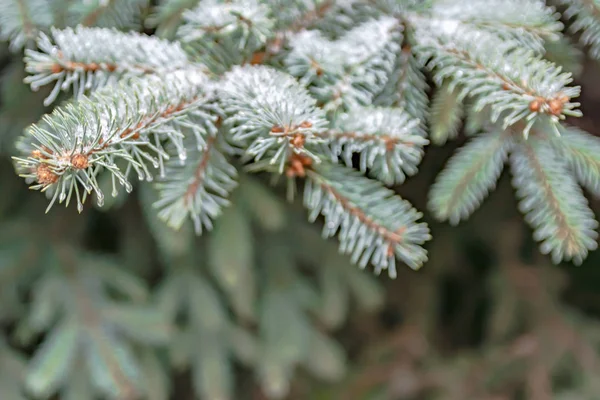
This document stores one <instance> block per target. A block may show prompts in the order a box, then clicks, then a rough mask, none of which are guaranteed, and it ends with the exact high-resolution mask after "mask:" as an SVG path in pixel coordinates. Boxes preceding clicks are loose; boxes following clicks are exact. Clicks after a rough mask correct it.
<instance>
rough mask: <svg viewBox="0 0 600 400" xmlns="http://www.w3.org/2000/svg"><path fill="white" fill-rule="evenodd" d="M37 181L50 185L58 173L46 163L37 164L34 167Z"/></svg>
mask: <svg viewBox="0 0 600 400" xmlns="http://www.w3.org/2000/svg"><path fill="white" fill-rule="evenodd" d="M36 174H37V181H38V182H39V183H41V184H42V185H51V184H53V183H55V182H56V181H57V180H58V175H56V174H55V173H54V172H52V170H51V169H50V167H49V166H48V165H46V164H40V165H38V167H37V169H36Z"/></svg>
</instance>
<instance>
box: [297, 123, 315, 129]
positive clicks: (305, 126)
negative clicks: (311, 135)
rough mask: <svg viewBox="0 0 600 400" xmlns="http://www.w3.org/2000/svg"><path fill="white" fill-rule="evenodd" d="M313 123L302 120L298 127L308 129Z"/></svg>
mask: <svg viewBox="0 0 600 400" xmlns="http://www.w3.org/2000/svg"><path fill="white" fill-rule="evenodd" d="M312 126H313V124H312V122H310V121H304V122H302V123H301V124H300V128H303V129H308V128H312Z"/></svg>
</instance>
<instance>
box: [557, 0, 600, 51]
mask: <svg viewBox="0 0 600 400" xmlns="http://www.w3.org/2000/svg"><path fill="white" fill-rule="evenodd" d="M558 2H559V3H560V4H562V5H564V6H566V7H567V9H566V10H565V11H564V13H563V15H564V16H565V17H566V18H568V19H573V18H574V19H575V20H574V22H573V23H572V24H571V25H570V27H569V29H570V30H571V31H573V32H581V36H580V41H581V42H582V43H583V44H585V45H587V46H589V53H590V55H591V56H592V57H594V58H595V59H600V5H599V4H598V2H596V1H595V0H558Z"/></svg>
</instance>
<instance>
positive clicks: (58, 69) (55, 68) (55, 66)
mask: <svg viewBox="0 0 600 400" xmlns="http://www.w3.org/2000/svg"><path fill="white" fill-rule="evenodd" d="M62 70H63V67H62V65H60V64H52V67H50V71H52V73H53V74H58V73H59V72H62Z"/></svg>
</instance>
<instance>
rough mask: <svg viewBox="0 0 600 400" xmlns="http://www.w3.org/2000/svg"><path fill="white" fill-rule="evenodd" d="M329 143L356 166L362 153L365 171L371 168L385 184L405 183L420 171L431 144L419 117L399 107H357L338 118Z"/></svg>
mask: <svg viewBox="0 0 600 400" xmlns="http://www.w3.org/2000/svg"><path fill="white" fill-rule="evenodd" d="M328 136H329V142H328V146H329V148H330V151H331V152H332V155H333V157H334V158H337V157H341V158H342V160H343V161H344V162H345V163H346V165H348V166H350V167H351V166H352V165H353V160H352V157H353V155H354V154H359V155H360V162H359V167H360V170H361V171H362V172H367V170H369V171H370V172H371V174H372V175H374V176H376V177H377V178H378V179H379V180H380V181H382V182H384V183H385V184H389V185H392V184H396V183H397V184H399V183H402V182H403V181H404V180H405V178H406V176H407V175H408V176H410V175H413V174H415V173H416V172H417V166H418V164H419V163H420V162H421V159H422V157H423V154H424V150H423V147H424V146H425V145H427V144H428V143H429V141H428V140H427V139H426V138H425V131H424V130H423V129H422V126H421V124H420V121H419V120H418V119H415V118H412V117H410V115H408V114H407V113H406V112H405V111H404V110H402V109H398V108H384V107H365V108H355V109H353V110H352V112H351V113H347V114H343V115H341V116H340V117H339V119H338V120H337V121H336V125H335V128H334V129H333V130H332V131H330V132H328Z"/></svg>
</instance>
